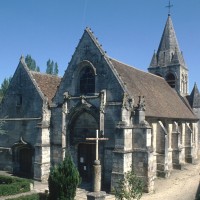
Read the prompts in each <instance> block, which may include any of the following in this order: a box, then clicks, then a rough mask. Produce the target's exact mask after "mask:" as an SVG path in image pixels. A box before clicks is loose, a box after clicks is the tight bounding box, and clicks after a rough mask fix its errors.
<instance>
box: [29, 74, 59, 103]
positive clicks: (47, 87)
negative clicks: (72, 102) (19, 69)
mask: <svg viewBox="0 0 200 200" xmlns="http://www.w3.org/2000/svg"><path fill="white" fill-rule="evenodd" d="M30 73H31V75H32V76H33V78H34V79H35V81H36V83H37V85H38V87H39V88H40V90H41V91H42V93H43V94H44V96H46V97H47V98H48V102H49V103H50V102H51V100H52V98H53V97H54V95H55V93H56V90H57V87H58V86H59V84H60V81H61V78H60V77H58V76H55V75H49V74H41V73H39V72H33V71H30Z"/></svg>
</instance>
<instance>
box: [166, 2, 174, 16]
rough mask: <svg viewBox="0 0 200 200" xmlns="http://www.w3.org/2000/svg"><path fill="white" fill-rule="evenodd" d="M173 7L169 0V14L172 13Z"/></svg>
mask: <svg viewBox="0 0 200 200" xmlns="http://www.w3.org/2000/svg"><path fill="white" fill-rule="evenodd" d="M172 7H173V5H172V4H171V2H170V1H169V4H168V6H166V8H168V9H169V11H168V14H169V15H170V13H171V8H172Z"/></svg>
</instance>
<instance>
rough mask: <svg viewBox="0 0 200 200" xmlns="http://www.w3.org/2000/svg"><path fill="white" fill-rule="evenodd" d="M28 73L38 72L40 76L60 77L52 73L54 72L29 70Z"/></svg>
mask: <svg viewBox="0 0 200 200" xmlns="http://www.w3.org/2000/svg"><path fill="white" fill-rule="evenodd" d="M30 73H32V74H40V75H42V76H52V77H57V78H62V77H61V76H58V75H54V74H47V73H45V72H37V71H32V70H30Z"/></svg>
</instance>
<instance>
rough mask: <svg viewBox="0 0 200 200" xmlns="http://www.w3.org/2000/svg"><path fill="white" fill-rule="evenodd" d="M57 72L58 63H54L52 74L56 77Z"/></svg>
mask: <svg viewBox="0 0 200 200" xmlns="http://www.w3.org/2000/svg"><path fill="white" fill-rule="evenodd" d="M58 72H59V70H58V63H57V62H56V63H55V65H54V71H53V74H54V75H56V76H57V75H58Z"/></svg>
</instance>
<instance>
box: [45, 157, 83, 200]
mask: <svg viewBox="0 0 200 200" xmlns="http://www.w3.org/2000/svg"><path fill="white" fill-rule="evenodd" d="M48 182H49V199H50V200H57V199H59V200H73V199H74V197H75V195H76V189H77V187H78V185H79V184H80V176H79V172H78V170H77V168H76V167H75V165H74V163H73V161H72V158H71V156H70V155H69V154H67V155H66V157H65V159H64V161H63V162H62V163H60V164H59V165H58V166H55V167H54V168H52V169H51V171H50V175H49V179H48Z"/></svg>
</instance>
